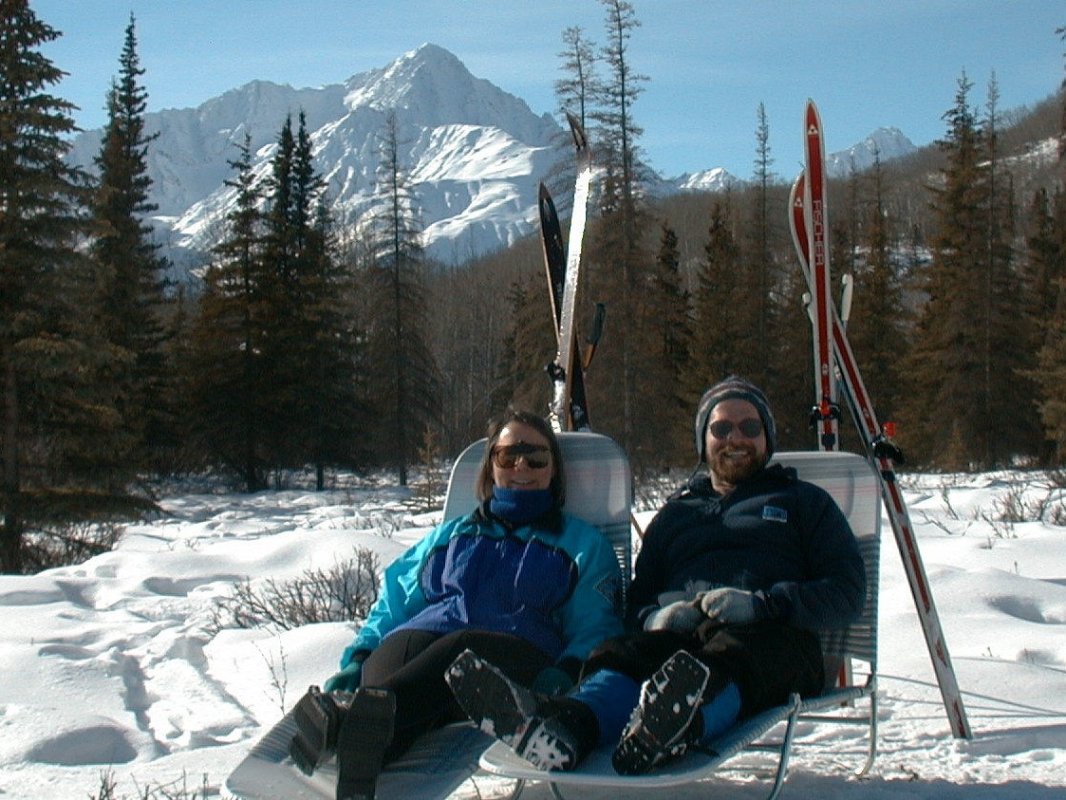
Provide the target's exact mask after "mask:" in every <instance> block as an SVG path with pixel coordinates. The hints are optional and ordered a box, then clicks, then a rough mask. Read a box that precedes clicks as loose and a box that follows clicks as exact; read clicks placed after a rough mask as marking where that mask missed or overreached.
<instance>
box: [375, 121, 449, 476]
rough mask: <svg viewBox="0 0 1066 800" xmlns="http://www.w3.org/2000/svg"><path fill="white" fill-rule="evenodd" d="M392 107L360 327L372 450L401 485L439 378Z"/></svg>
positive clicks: (434, 409)
mask: <svg viewBox="0 0 1066 800" xmlns="http://www.w3.org/2000/svg"><path fill="white" fill-rule="evenodd" d="M400 145H401V142H400V134H399V123H398V120H397V117H396V114H395V112H390V113H389V114H388V115H387V117H386V122H385V127H384V130H383V131H382V134H381V139H380V147H381V161H380V163H379V167H378V190H377V194H378V198H379V199H380V200H381V201H382V206H381V210H380V211H379V212H378V213H377V214H376V215H375V217H374V219H373V220H372V228H373V230H372V237H373V242H374V249H373V261H372V263H371V266H370V270H369V272H368V277H369V278H370V287H369V288H370V290H371V291H372V292H373V296H374V298H375V304H374V306H375V308H376V309H377V313H376V314H375V315H374V317H373V319H372V320H371V323H370V328H369V332H368V337H369V339H368V346H369V348H370V354H369V358H370V360H371V365H372V366H371V368H370V374H371V380H372V384H371V393H372V394H371V396H372V397H373V398H374V399H375V401H376V404H377V409H378V414H379V419H380V420H381V423H380V424H378V425H377V426H376V428H375V431H374V432H375V434H376V437H377V445H378V449H379V452H381V453H382V455H384V457H385V459H386V461H387V463H389V464H390V465H392V466H394V467H395V469H396V473H397V480H398V481H399V483H400V485H401V486H406V485H407V480H408V470H409V467H410V465H411V463H412V462H413V460H414V457H415V447H416V445H417V441H418V438H419V437H420V436H421V435H422V432H423V431H425V430H426V429H427V428H432V427H434V426H435V425H436V424H437V423H438V419H439V403H438V401H437V397H438V391H439V389H438V387H439V378H438V375H437V368H436V365H435V363H434V360H433V356H432V352H431V350H430V348H429V345H428V342H427V340H426V334H425V331H426V318H427V314H428V310H427V304H426V280H425V275H424V271H425V263H424V253H423V250H422V245H421V232H420V229H419V225H418V216H417V198H416V197H415V194H414V192H413V191H412V189H411V186H410V181H409V178H408V175H407V172H406V169H405V167H404V165H403V162H402V158H401V153H400Z"/></svg>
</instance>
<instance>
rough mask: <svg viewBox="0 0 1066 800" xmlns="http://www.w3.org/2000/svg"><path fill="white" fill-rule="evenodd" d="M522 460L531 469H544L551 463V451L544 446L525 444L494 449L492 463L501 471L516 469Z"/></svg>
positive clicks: (507, 445)
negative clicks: (516, 465)
mask: <svg viewBox="0 0 1066 800" xmlns="http://www.w3.org/2000/svg"><path fill="white" fill-rule="evenodd" d="M520 458H521V459H522V460H524V461H525V462H526V466H527V467H529V468H530V469H544V468H545V467H546V466H548V464H550V463H551V451H550V450H549V449H548V448H547V447H545V446H544V445H539V444H526V443H525V442H519V443H518V444H505V445H497V446H496V447H493V448H492V463H494V464H495V465H496V466H497V467H499V468H500V469H514V468H515V464H517V463H518V459H520Z"/></svg>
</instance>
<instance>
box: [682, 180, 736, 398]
mask: <svg viewBox="0 0 1066 800" xmlns="http://www.w3.org/2000/svg"><path fill="white" fill-rule="evenodd" d="M731 216H732V214H731V206H729V205H727V204H726V202H725V201H721V200H715V201H714V204H713V206H712V207H711V219H710V224H709V227H708V229H707V241H706V243H705V244H704V246H703V258H702V259H701V260H700V263H699V265H698V266H697V269H696V276H695V285H694V287H693V292H692V344H691V353H692V356H691V359H690V366H689V370H688V381H689V382H688V395H689V401H690V402H689V407H690V408H695V407H696V403H697V402H698V401H699V398H700V396H701V395H702V394H703V392H704V391H706V390H707V388H709V387H710V386H712V385H714V384H715V383H717V382H718V381H720V380H721V379H722V378H724V377H726V376H727V375H730V374H734V373H744V372H746V371H747V370H748V368H749V367H750V365H749V364H747V363H743V362H742V354H741V350H740V346H739V344H740V342H741V339H742V333H741V329H740V326H741V316H740V315H741V308H740V304H741V303H742V302H743V296H742V295H743V285H742V275H741V270H740V257H741V253H740V246H739V245H738V244H737V240H736V237H735V236H734V234H733V226H734V221H733V219H732V218H731Z"/></svg>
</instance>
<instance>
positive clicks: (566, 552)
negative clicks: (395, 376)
mask: <svg viewBox="0 0 1066 800" xmlns="http://www.w3.org/2000/svg"><path fill="white" fill-rule="evenodd" d="M564 485H565V484H564V478H563V464H562V460H561V457H560V451H559V445H558V443H557V441H556V438H555V436H554V434H553V432H552V430H551V427H550V426H549V425H548V424H547V423H546V422H545V421H544V420H543V419H542V418H540V417H538V416H536V415H534V414H530V413H528V412H522V411H510V412H508V413H507V414H506V415H505V416H504V417H503V418H502V419H501V420H499V421H497V422H495V423H493V424H492V425H490V427H489V431H488V442H487V445H486V449H485V455H484V457H483V459H482V462H481V467H480V471H479V474H478V480H477V487H476V494H477V498H478V500H479V503H480V504H479V505H478V507H477V508H476V509H474V510H473V512H472V513H470V514H468V515H466V516H464V517H458V518H456V519H451V520H447V521H445V522H444V523H443V524H441V525H439V526H438V527H436V528H435V529H434V530H433V531H432V532H430V533H429V535H427V536H426V537H425V538H424V539H422V540H421V541H420V542H418V543H417V544H416V545H414V546H413V547H411V548H410V549H409V550H408V551H407V552H405V553H404V554H403V555H401V556H400V557H399V558H398V559H396V561H394V562H393V563H392V564H391V565H389V567H388V568H386V570H385V574H384V579H383V581H382V587H381V594H380V597H379V599H378V601H377V603H376V604H375V606H374V608H373V609H372V610H371V612H370V614H369V615H368V617H367V620H366V622H365V623H364V625H363V626H362V628H361V629H360V631H359V634H358V635H357V636H356V637H355V640H354V641H353V642H352V643H351V645H349V646H348V647H347V648H346V649H345V651H344V653H343V655H342V656H341V662H340V667H341V669H340V671H339V672H338V673H337V674H335V675H333V676H332V677H331V678H330V679H329V680H327V681H326V683H325V685H324V687H323V692H321V693H320V692H318V691H317V689H316V688H315V687H312V689H311V691H310V692H309V693H308V694H307V695H305V696H304V698H303V699H301V701H300V703H299V704H298V705H297V707H296V709H295V715H296V719H297V723H298V724H299V730H300V732H299V734H298V735H297V736H296V738H295V739H294V740H293V744H292V748H291V749H290V752H291V754H292V756H293V758H294V760H295V761H296V763H297V764H298V765H299V766H300V767H301V769H303V770H304V771H305V772H308V773H309V774H310V773H311V772H312V771H313V770H314V768H315V767H316V766H318V764H320V763H321V762H322V761H323V760H324V759H325V758H326V757H328V756H329V754H330V753H331V752H332V751H333V750H334V748H335V749H336V752H337V760H338V767H339V776H338V793H337V797H338V798H342V797H349V796H355V795H359V794H369V792H368V789H369V790H370V791H372V788H373V782H374V779H375V778H376V776H377V773H378V772H379V771H380V769H381V766H382V764H383V763H387V762H388V761H389V760H392V759H393V758H395V757H396V756H398V755H400V754H401V753H402V752H404V751H405V750H406V749H407V748H408V747H409V746H410V745H411V743H412V742H413V741H414V740H415V738H417V737H418V736H419V735H421V734H422V733H425V732H426V731H429V730H432V729H433V728H436V727H439V726H441V725H443V724H446V723H448V722H451V721H455V720H462V719H466V715H465V714H464V713H463V712H462V710H461V709H460V708H459V707H458V705H457V704H456V702H455V699H454V697H453V696H452V693H451V691H450V690H449V688H448V686H447V684H446V683H445V681H444V672H445V670H446V669H447V668H448V666H449V665H450V664H451V663H452V662H453V661H454V660H455V658H456V657H457V656H458V655H459V654H460V653H462V652H463V651H464V650H467V649H470V650H472V651H474V652H476V653H478V654H479V655H481V656H482V657H484V658H486V659H489V660H490V661H492V663H494V664H496V665H497V666H498V667H499V668H500V669H501V670H502V671H503V672H505V673H506V674H507V675H508V677H509V678H511V679H512V680H514V681H516V682H517V683H520V684H524V685H527V686H531V687H534V688H535V689H536V690H538V691H542V692H547V693H556V692H562V691H565V690H566V689H568V688H569V686H570V685H571V684H573V683H574V682H576V680H577V677H578V672H579V670H580V668H581V664H582V662H583V660H584V659H585V658H586V657H587V656H588V654H589V653H590V651H591V650H592V649H593V647H595V646H596V645H597V644H599V643H600V642H601V641H603V640H604V639H607V638H609V637H611V636H615V635H617V634H619V633H620V632H621V631H622V622H621V619H620V617H619V611H620V599H621V586H622V580H621V573H620V571H619V568H618V562H617V559H616V558H615V554H614V551H613V550H612V548H611V545H610V543H609V542H608V541H607V539H606V538H605V537H604V536H603V535H602V534H601V533H600V532H599V531H598V530H597V529H596V528H594V527H592V526H591V525H589V524H587V523H585V522H583V521H581V520H579V519H577V518H575V517H572V516H570V515H568V514H566V513H564V512H563V510H562V508H563V503H564V500H565V497H564ZM349 693H354V694H349Z"/></svg>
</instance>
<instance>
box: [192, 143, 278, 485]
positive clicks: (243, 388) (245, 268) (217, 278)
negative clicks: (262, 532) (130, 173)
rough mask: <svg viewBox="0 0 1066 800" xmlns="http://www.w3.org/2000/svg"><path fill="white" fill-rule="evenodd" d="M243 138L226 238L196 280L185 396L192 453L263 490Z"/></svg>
mask: <svg viewBox="0 0 1066 800" xmlns="http://www.w3.org/2000/svg"><path fill="white" fill-rule="evenodd" d="M251 158H252V155H251V140H250V137H249V136H247V135H245V138H244V142H243V144H241V145H239V146H238V157H237V158H236V159H235V160H233V161H230V162H229V164H230V166H231V167H232V168H233V170H234V171H235V173H236V175H235V177H234V178H232V179H230V180H227V181H226V185H227V186H229V187H231V188H233V189H234V190H235V191H236V197H235V202H234V206H233V209H232V210H231V211H230V212H229V213H228V214H227V215H226V233H225V236H224V238H223V240H222V241H221V242H220V243H219V244H218V245H217V246H216V247H215V248H214V260H213V261H212V263H211V264H210V265H209V266H208V269H207V272H206V274H205V276H204V289H203V293H202V294H201V295H200V301H199V305H200V308H199V314H198V315H197V319H196V323H195V325H194V328H193V333H192V339H193V341H192V356H191V367H190V381H189V384H190V393H191V397H192V406H193V408H194V409H195V411H194V413H193V415H192V417H193V419H194V420H195V421H196V424H195V428H196V431H197V434H198V439H199V442H200V449H201V451H202V452H203V453H204V455H205V457H206V458H207V459H209V461H210V462H211V463H215V464H222V465H224V466H225V467H227V468H230V469H232V470H233V471H234V472H235V473H236V474H237V475H238V476H239V477H240V480H241V483H242V484H243V485H244V488H245V490H246V491H249V492H254V491H257V490H259V489H262V488H264V487H265V486H266V474H265V469H264V458H263V453H262V442H263V441H264V439H265V433H264V427H263V426H264V421H265V418H266V412H267V408H266V407H265V406H264V400H265V399H266V398H268V397H269V396H270V387H269V386H267V385H265V384H264V383H263V381H262V369H261V360H262V342H261V337H260V327H261V326H262V325H263V324H265V321H264V320H263V312H264V308H263V292H262V287H263V281H264V275H263V254H262V247H263V232H262V224H263V223H262V214H261V213H260V211H259V203H260V200H261V197H260V193H259V190H258V187H257V186H256V183H255V175H254V173H253V172H252V160H251Z"/></svg>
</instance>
